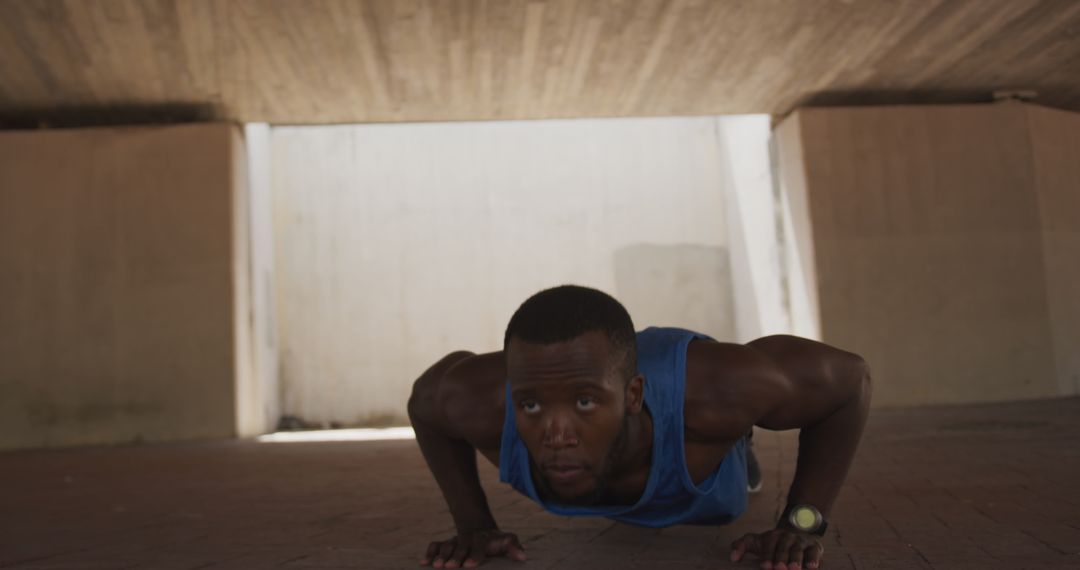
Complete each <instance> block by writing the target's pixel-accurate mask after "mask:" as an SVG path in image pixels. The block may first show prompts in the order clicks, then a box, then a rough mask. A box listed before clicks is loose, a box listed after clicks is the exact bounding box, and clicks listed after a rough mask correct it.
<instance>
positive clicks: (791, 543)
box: [731, 528, 825, 570]
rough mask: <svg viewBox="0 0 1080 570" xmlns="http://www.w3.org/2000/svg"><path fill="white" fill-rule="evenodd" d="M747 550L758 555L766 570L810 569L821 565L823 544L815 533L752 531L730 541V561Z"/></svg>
mask: <svg viewBox="0 0 1080 570" xmlns="http://www.w3.org/2000/svg"><path fill="white" fill-rule="evenodd" d="M747 552H749V553H750V554H755V555H757V557H758V558H761V567H762V568H764V569H765V570H800V569H802V568H809V569H811V570H813V569H815V568H818V567H819V566H820V565H821V556H822V555H823V554H825V548H824V547H822V546H821V541H820V540H818V537H816V536H814V535H811V534H806V533H804V532H799V531H796V530H788V529H784V528H777V529H774V530H770V531H768V532H763V533H760V534H753V533H751V534H748V535H746V536H744V537H742V538H740V539H739V540H736V541H735V542H732V543H731V561H732V562H738V561H740V560H742V559H743V556H744V555H745V554H746V553H747Z"/></svg>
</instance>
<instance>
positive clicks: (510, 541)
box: [506, 533, 525, 562]
mask: <svg viewBox="0 0 1080 570" xmlns="http://www.w3.org/2000/svg"><path fill="white" fill-rule="evenodd" d="M506 556H507V557H509V558H511V559H513V560H517V561H518V562H525V547H523V546H521V541H519V540H518V537H517V535H516V534H514V533H507V535H506Z"/></svg>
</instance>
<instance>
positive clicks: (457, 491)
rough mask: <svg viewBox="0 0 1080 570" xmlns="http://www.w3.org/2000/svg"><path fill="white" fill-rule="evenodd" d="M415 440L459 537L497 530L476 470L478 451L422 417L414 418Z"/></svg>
mask: <svg viewBox="0 0 1080 570" xmlns="http://www.w3.org/2000/svg"><path fill="white" fill-rule="evenodd" d="M412 424H413V430H414V431H415V432H416V441H417V443H419V444H420V450H421V451H422V452H423V454H424V459H425V460H426V461H427V464H428V469H430V470H431V473H432V475H434V476H435V481H436V482H438V484H439V488H440V489H441V490H442V494H443V498H444V499H446V504H447V506H448V507H449V508H450V515H451V516H452V517H453V519H454V526H455V527H456V528H457V531H458V534H459V535H460V534H463V533H467V532H473V531H477V530H487V529H494V528H496V524H495V518H494V517H493V516H492V514H491V509H490V508H489V507H488V503H487V496H486V495H485V494H484V489H483V487H481V486H480V476H479V474H478V473H477V470H476V450H475V449H474V448H473V446H472V445H470V444H469V442H467V441H465V440H462V439H455V438H451V437H449V436H447V435H445V434H443V433H441V432H439V431H438V430H437V429H435V428H434V427H432V426H430V425H428V424H427V423H426V422H424V420H423V419H422V418H416V417H414V418H412Z"/></svg>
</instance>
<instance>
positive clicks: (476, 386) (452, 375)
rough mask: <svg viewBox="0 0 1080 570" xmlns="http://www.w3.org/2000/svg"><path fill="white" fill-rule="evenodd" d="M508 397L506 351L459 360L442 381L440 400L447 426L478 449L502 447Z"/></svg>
mask: <svg viewBox="0 0 1080 570" xmlns="http://www.w3.org/2000/svg"><path fill="white" fill-rule="evenodd" d="M505 400H506V365H505V363H504V359H503V353H502V352H501V351H500V352H490V353H486V354H475V355H472V356H468V357H465V358H463V359H461V360H459V361H457V362H456V363H455V364H454V365H453V366H452V367H450V368H449V369H448V370H447V371H446V374H445V375H444V376H443V378H442V379H441V381H440V383H439V395H438V401H439V405H440V406H441V408H442V412H443V417H445V418H446V422H447V427H448V428H449V429H450V430H452V431H453V432H454V433H455V435H457V436H459V437H461V438H462V439H465V440H466V441H468V442H469V443H471V444H472V445H473V446H474V447H476V448H478V449H481V450H483V449H489V448H492V447H494V448H495V449H498V447H499V441H500V439H501V437H502V424H503V416H504V414H505V409H506V408H505Z"/></svg>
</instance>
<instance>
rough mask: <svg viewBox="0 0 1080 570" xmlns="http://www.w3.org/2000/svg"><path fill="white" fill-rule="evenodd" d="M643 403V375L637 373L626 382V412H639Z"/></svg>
mask: <svg viewBox="0 0 1080 570" xmlns="http://www.w3.org/2000/svg"><path fill="white" fill-rule="evenodd" d="M644 405H645V377H644V376H642V375H641V374H637V375H635V376H634V377H633V378H631V379H630V382H629V383H627V384H626V412H627V413H630V414H637V413H640V412H641V408H642V407H643V406H644Z"/></svg>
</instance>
